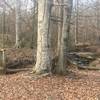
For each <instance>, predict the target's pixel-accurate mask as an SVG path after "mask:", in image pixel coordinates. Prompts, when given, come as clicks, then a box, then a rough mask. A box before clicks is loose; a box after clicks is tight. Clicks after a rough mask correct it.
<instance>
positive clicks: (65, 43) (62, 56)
mask: <svg viewBox="0 0 100 100" xmlns="http://www.w3.org/2000/svg"><path fill="white" fill-rule="evenodd" d="M64 3H65V4H68V6H65V7H64V8H63V11H64V12H63V28H62V37H61V46H60V53H59V59H58V67H57V69H56V72H57V73H59V74H66V66H67V53H68V51H69V35H70V20H71V13H72V7H73V0H64Z"/></svg>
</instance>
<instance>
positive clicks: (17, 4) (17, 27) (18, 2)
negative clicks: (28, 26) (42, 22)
mask: <svg viewBox="0 0 100 100" xmlns="http://www.w3.org/2000/svg"><path fill="white" fill-rule="evenodd" d="M20 7H21V0H16V44H15V46H16V48H19V47H20V29H21V23H20V22H21V20H20V17H21V12H20Z"/></svg>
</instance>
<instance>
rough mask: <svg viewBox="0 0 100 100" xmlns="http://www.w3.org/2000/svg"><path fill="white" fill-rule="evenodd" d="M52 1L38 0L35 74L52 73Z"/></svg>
mask: <svg viewBox="0 0 100 100" xmlns="http://www.w3.org/2000/svg"><path fill="white" fill-rule="evenodd" d="M51 3H52V0H38V39H37V59H36V65H35V67H34V68H33V72H34V73H36V74H43V73H48V72H51V58H50V46H49V41H50V40H49V39H50V38H49V31H48V30H49V14H50V5H51Z"/></svg>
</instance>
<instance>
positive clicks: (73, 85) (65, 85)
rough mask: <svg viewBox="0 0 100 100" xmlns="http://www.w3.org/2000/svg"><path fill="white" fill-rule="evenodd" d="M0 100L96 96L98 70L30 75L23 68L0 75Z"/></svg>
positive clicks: (98, 99)
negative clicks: (36, 77) (64, 74)
mask: <svg viewBox="0 0 100 100" xmlns="http://www.w3.org/2000/svg"><path fill="white" fill-rule="evenodd" d="M0 100H100V72H99V71H77V72H75V73H70V74H68V75H66V76H57V75H51V76H46V77H42V78H39V79H34V78H32V77H31V76H29V74H28V72H27V71H23V72H19V73H16V74H11V75H10V74H9V75H4V76H0Z"/></svg>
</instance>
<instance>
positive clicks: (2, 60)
mask: <svg viewBox="0 0 100 100" xmlns="http://www.w3.org/2000/svg"><path fill="white" fill-rule="evenodd" d="M5 73H6V57H5V50H4V49H0V75H2V74H5Z"/></svg>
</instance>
